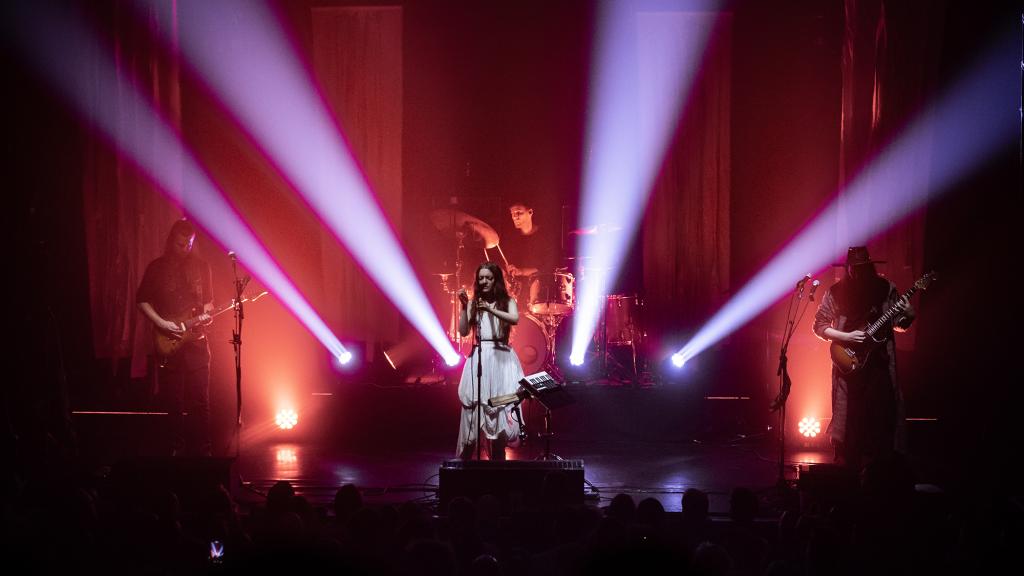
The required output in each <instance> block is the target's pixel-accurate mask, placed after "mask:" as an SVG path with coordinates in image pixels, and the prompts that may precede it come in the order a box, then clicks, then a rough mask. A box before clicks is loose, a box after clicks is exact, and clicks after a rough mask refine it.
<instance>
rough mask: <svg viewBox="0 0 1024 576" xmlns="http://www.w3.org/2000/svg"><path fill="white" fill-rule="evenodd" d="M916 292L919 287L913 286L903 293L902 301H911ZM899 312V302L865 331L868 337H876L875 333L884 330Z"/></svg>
mask: <svg viewBox="0 0 1024 576" xmlns="http://www.w3.org/2000/svg"><path fill="white" fill-rule="evenodd" d="M915 292H917V286H916V285H915V286H911V287H910V289H909V290H907V291H906V292H904V293H903V296H901V297H900V300H903V299H904V298H905V299H907V300H908V301H909V300H910V297H911V296H913V295H914V293H915ZM898 312H899V303H898V302H897V303H896V304H893V305H892V306H890V307H889V309H888V310H886V311H885V314H882V315H881V316H879V317H878V320H875V321H874V322H873V323H872V324H871V326H868V327H867V329H866V330H864V331H865V332H867V333H868V335H870V336H874V335H875V332H878V331H879V330H881V329H882V327H883V326H885V325H886V324H888V323H889V321H890V320H892V319H893V318H894V317H895V316H896V314H897V313H898Z"/></svg>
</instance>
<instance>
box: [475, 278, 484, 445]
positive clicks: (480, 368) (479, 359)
mask: <svg viewBox="0 0 1024 576" xmlns="http://www.w3.org/2000/svg"><path fill="white" fill-rule="evenodd" d="M476 305H477V303H476V298H475V297H474V298H473V307H474V310H473V313H474V314H475V315H476V327H475V328H474V330H473V333H474V334H475V336H474V339H475V340H476V430H475V432H476V459H477V460H478V461H479V460H480V446H481V445H482V444H483V438H481V434H480V429H481V428H482V427H483V425H484V420H483V417H484V415H483V411H484V406H483V402H482V401H481V399H482V398H483V391H482V385H483V383H482V381H483V372H484V347H483V342H482V341H481V339H480V321H481V320H482V317H483V314H482V313H481V312H480V311H479V310H477V309H476Z"/></svg>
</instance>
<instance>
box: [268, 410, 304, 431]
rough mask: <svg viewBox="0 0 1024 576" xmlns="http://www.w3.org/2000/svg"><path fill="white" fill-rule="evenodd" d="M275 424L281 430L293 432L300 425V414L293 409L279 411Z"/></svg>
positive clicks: (275, 417)
mask: <svg viewBox="0 0 1024 576" xmlns="http://www.w3.org/2000/svg"><path fill="white" fill-rule="evenodd" d="M274 422H275V423H276V424H277V427H278V428H280V429H281V430H291V429H292V428H295V426H296V424H298V423H299V414H298V412H296V411H295V410H293V409H291V408H285V409H284V410H278V411H277V415H276V416H274Z"/></svg>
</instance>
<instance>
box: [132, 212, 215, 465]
mask: <svg viewBox="0 0 1024 576" xmlns="http://www.w3.org/2000/svg"><path fill="white" fill-rule="evenodd" d="M195 237H196V230H195V227H194V226H193V225H192V223H191V222H189V221H188V220H185V219H182V220H178V221H177V222H175V223H174V226H172V227H171V231H170V233H169V234H168V235H167V243H166V245H165V248H164V254H163V256H160V257H159V258H157V259H156V260H153V261H152V262H150V263H149V266H147V267H146V272H145V274H144V275H143V277H142V283H141V284H140V285H139V289H138V292H137V293H136V295H135V300H136V302H137V303H138V306H139V310H141V311H142V313H143V314H144V315H145V316H146V318H148V319H149V321H150V322H152V324H153V327H154V330H155V331H156V332H157V334H158V335H162V336H167V337H171V338H176V337H180V339H181V344H180V346H177V347H175V351H174V353H173V354H172V355H170V356H167V357H164V358H160V362H159V365H158V366H157V367H156V368H155V370H154V373H155V377H156V381H157V386H156V390H157V393H158V394H160V395H161V396H162V397H163V400H165V401H166V403H167V413H168V416H169V419H170V422H169V424H170V426H169V429H170V430H169V431H170V435H171V447H170V453H171V455H182V454H184V453H186V451H187V453H188V454H190V455H197V456H209V455H210V433H209V414H210V391H209V384H210V347H209V345H208V344H207V341H206V338H205V336H204V335H202V334H201V333H199V332H195V331H190V330H189V328H191V326H194V325H196V324H203V323H206V322H209V320H210V316H209V314H208V312H210V311H211V310H212V308H213V288H212V284H213V283H212V277H211V276H212V275H211V273H210V266H209V264H207V263H206V262H205V261H203V260H201V259H200V258H199V257H197V256H196V255H194V254H193V253H192V245H193V243H194V241H195ZM186 319H189V320H188V322H187V324H188V325H186V322H185V320H186ZM185 412H187V413H188V422H185V421H184V419H183V413H185Z"/></svg>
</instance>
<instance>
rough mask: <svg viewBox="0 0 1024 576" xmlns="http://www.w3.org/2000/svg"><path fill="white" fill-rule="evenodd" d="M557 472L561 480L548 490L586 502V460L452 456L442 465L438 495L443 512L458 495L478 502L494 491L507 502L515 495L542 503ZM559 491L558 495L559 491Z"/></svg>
mask: <svg viewBox="0 0 1024 576" xmlns="http://www.w3.org/2000/svg"><path fill="white" fill-rule="evenodd" d="M551 473H557V476H556V477H558V478H559V480H558V481H557V482H556V481H554V480H548V481H547V482H548V484H549V486H548V488H547V490H549V491H551V497H556V498H558V499H559V500H560V503H562V504H566V505H570V506H578V505H582V504H583V460H506V461H504V462H492V461H489V460H465V461H464V460H448V461H445V462H444V464H442V465H441V469H440V473H439V484H440V486H439V490H438V492H439V493H438V498H439V500H440V506H441V507H440V513H441V514H443V515H444V514H447V513H448V504H449V503H451V501H452V499H454V498H456V497H458V496H465V497H467V498H469V499H470V500H473V501H474V502H475V501H476V499H477V498H478V497H480V496H483V495H484V494H491V495H492V496H495V497H497V498H498V499H499V500H501V501H502V503H503V504H505V505H506V506H507V505H508V504H509V503H510V502H511V501H512V500H513V499H514V498H522V499H523V500H524V501H525V502H526V503H527V504H538V503H540V502H541V498H542V497H543V496H544V490H545V478H547V476H548V474H551ZM555 492H557V495H556V494H555Z"/></svg>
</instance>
